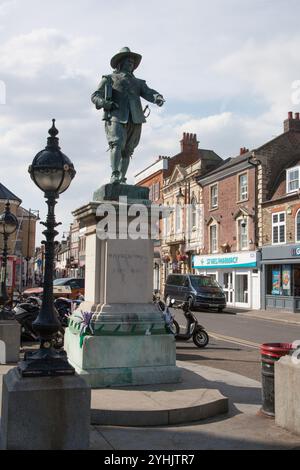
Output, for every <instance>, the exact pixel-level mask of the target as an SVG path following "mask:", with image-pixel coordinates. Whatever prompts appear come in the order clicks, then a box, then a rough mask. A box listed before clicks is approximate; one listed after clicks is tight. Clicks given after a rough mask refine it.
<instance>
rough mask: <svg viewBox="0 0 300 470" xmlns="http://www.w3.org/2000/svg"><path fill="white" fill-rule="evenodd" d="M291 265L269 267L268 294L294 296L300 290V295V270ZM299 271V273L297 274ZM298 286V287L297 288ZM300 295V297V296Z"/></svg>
mask: <svg viewBox="0 0 300 470" xmlns="http://www.w3.org/2000/svg"><path fill="white" fill-rule="evenodd" d="M292 268H293V266H291V265H290V264H283V265H280V264H278V265H270V266H267V268H266V269H267V294H268V295H284V296H292V295H294V292H295V295H297V294H296V291H298V290H299V294H300V269H299V268H296V269H295V268H294V273H293V269H292ZM297 269H298V271H299V273H298V272H296V271H297ZM296 286H297V287H296ZM299 294H298V295H299Z"/></svg>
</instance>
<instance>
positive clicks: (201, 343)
mask: <svg viewBox="0 0 300 470" xmlns="http://www.w3.org/2000/svg"><path fill="white" fill-rule="evenodd" d="M179 308H181V309H182V310H183V314H184V316H185V318H186V321H187V323H186V327H185V331H184V332H183V333H180V326H179V324H178V323H177V321H176V320H175V319H174V318H173V324H174V325H175V328H176V333H175V338H176V341H188V340H189V339H191V338H192V339H193V342H194V344H195V345H196V346H197V347H198V348H205V346H207V345H208V343H209V336H208V334H207V332H206V331H205V328H204V326H202V325H200V323H198V320H197V318H196V317H195V315H194V314H193V312H191V310H190V306H189V304H188V302H183V303H182V304H180V305H179Z"/></svg>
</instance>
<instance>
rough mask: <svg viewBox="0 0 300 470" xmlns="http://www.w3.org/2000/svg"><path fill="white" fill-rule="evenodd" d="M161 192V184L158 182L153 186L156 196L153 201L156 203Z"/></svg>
mask: <svg viewBox="0 0 300 470" xmlns="http://www.w3.org/2000/svg"><path fill="white" fill-rule="evenodd" d="M159 190H160V184H159V182H158V183H155V184H154V185H153V195H154V197H153V200H154V201H157V200H158V199H159Z"/></svg>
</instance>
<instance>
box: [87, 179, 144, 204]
mask: <svg viewBox="0 0 300 470" xmlns="http://www.w3.org/2000/svg"><path fill="white" fill-rule="evenodd" d="M122 196H123V197H124V196H126V197H127V198H128V200H129V201H130V202H139V203H140V204H149V203H150V200H149V188H146V187H143V186H133V185H131V184H120V183H108V184H105V185H104V186H101V188H99V189H97V191H95V192H94V195H93V201H99V202H101V201H118V200H119V198H120V197H122Z"/></svg>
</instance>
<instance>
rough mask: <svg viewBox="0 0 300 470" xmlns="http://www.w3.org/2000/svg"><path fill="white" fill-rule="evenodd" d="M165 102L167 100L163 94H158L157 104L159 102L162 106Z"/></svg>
mask: <svg viewBox="0 0 300 470" xmlns="http://www.w3.org/2000/svg"><path fill="white" fill-rule="evenodd" d="M164 102H165V100H164V97H163V96H162V95H157V97H156V99H155V104H157V106H162V105H163V104H164Z"/></svg>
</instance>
